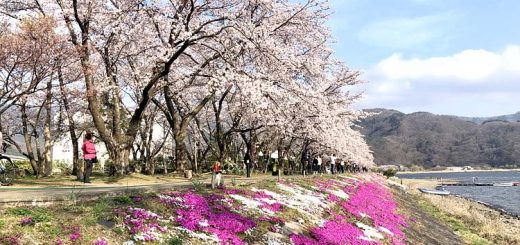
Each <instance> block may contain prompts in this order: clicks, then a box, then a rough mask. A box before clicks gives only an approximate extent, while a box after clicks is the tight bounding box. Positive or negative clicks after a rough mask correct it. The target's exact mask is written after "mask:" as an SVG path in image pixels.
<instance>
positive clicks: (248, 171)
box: [244, 150, 251, 178]
mask: <svg viewBox="0 0 520 245" xmlns="http://www.w3.org/2000/svg"><path fill="white" fill-rule="evenodd" d="M244 163H245V164H246V175H247V177H248V178H249V177H251V156H250V155H249V150H247V151H246V155H245V156H244Z"/></svg>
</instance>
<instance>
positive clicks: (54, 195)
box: [0, 175, 296, 206]
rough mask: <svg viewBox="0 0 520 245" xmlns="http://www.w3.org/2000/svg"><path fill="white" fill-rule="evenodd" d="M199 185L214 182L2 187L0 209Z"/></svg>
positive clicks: (227, 179) (238, 178)
mask: <svg viewBox="0 0 520 245" xmlns="http://www.w3.org/2000/svg"><path fill="white" fill-rule="evenodd" d="M294 177H296V175H294V176H284V177H283V178H294ZM276 178H277V177H274V176H269V175H257V176H253V177H251V178H246V177H241V176H225V177H224V180H225V182H226V183H230V182H231V181H232V179H235V181H236V183H237V184H241V183H242V184H243V183H250V182H256V181H259V180H265V179H273V180H274V179H276ZM197 182H198V183H200V184H202V185H204V186H209V185H210V184H211V178H210V177H209V178H208V177H205V178H200V179H192V180H188V179H186V180H182V181H179V180H177V181H175V182H172V183H160V184H145V185H128V186H122V185H120V184H119V185H104V184H103V183H95V182H93V183H92V184H82V183H81V182H77V183H78V184H77V185H72V186H59V187H56V186H54V187H16V186H13V187H0V206H16V205H35V206H37V205H48V204H52V203H54V202H61V201H74V200H91V199H96V198H98V197H100V196H103V195H118V194H123V193H129V192H130V193H132V192H147V191H163V190H172V189H182V188H189V187H193V186H194V184H196V183H197Z"/></svg>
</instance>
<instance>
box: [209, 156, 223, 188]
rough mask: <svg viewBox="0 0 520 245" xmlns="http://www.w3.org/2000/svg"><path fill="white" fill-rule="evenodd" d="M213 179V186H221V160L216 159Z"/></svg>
mask: <svg viewBox="0 0 520 245" xmlns="http://www.w3.org/2000/svg"><path fill="white" fill-rule="evenodd" d="M212 177H213V178H212V180H211V188H213V189H215V186H216V187H218V186H220V179H221V178H222V170H221V169H220V162H219V161H216V162H215V164H213V176H212Z"/></svg>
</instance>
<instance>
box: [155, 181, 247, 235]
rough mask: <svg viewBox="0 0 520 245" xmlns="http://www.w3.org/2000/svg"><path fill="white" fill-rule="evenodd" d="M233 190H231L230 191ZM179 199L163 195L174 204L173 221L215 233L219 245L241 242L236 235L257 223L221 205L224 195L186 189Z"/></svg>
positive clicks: (164, 198)
mask: <svg viewBox="0 0 520 245" xmlns="http://www.w3.org/2000/svg"><path fill="white" fill-rule="evenodd" d="M233 192H234V191H233ZM179 197H180V198H175V199H173V200H175V201H172V199H169V198H167V197H162V198H161V200H166V201H165V203H168V204H169V205H170V206H171V205H172V204H175V206H176V207H177V210H176V213H177V218H176V221H177V223H179V224H180V225H181V226H182V227H184V228H186V229H188V230H191V231H204V232H209V233H211V234H214V235H216V236H217V237H218V238H219V240H220V242H221V244H244V242H243V241H242V240H241V239H240V237H238V236H237V234H239V233H243V232H245V231H247V230H249V229H251V228H253V227H255V226H256V223H255V222H254V221H253V220H252V219H250V218H247V217H244V216H242V215H240V214H237V213H234V212H232V211H231V210H229V208H228V207H226V206H225V205H222V201H223V200H224V197H223V196H220V195H210V196H208V197H204V196H202V195H199V194H196V193H193V192H187V193H185V194H184V195H180V196H179Z"/></svg>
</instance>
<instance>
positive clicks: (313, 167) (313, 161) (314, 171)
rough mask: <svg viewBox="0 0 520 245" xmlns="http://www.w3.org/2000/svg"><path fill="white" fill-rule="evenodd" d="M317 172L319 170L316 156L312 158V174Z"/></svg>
mask: <svg viewBox="0 0 520 245" xmlns="http://www.w3.org/2000/svg"><path fill="white" fill-rule="evenodd" d="M317 172H318V158H317V157H314V159H313V160H312V174H313V175H316V173H317Z"/></svg>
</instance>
